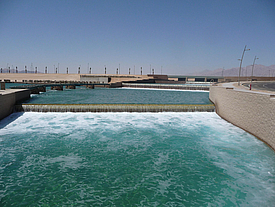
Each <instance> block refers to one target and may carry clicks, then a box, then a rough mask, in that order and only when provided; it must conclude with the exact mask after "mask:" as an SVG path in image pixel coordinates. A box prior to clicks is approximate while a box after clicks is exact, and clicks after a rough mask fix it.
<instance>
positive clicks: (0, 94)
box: [0, 89, 30, 120]
mask: <svg viewBox="0 0 275 207" xmlns="http://www.w3.org/2000/svg"><path fill="white" fill-rule="evenodd" d="M29 97H30V91H29V90H26V89H7V90H0V120H1V119H3V118H5V117H6V116H8V115H10V114H11V113H12V112H13V109H14V105H15V103H16V102H18V101H21V100H24V99H28V98H29Z"/></svg>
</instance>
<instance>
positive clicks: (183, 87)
mask: <svg viewBox="0 0 275 207" xmlns="http://www.w3.org/2000/svg"><path fill="white" fill-rule="evenodd" d="M122 86H123V87H126V88H157V89H176V90H200V91H209V85H206V84H205V85H202V84H200V85H195V84H157V83H154V84H150V83H146V84H141V83H122Z"/></svg>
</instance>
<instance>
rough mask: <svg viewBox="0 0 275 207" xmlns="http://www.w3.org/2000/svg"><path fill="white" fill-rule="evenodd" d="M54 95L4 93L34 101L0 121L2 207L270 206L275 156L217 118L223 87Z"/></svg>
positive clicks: (78, 90) (48, 91)
mask: <svg viewBox="0 0 275 207" xmlns="http://www.w3.org/2000/svg"><path fill="white" fill-rule="evenodd" d="M50 84H52V83H50ZM150 84H151V83H150ZM154 84H156V83H154ZM6 86H8V84H6ZM51 87H52V86H48V87H46V92H39V93H38V94H30V90H28V89H6V90H1V91H0V92H1V93H2V94H3V93H5V92H6V91H11V92H12V93H14V90H22V91H26V93H28V94H25V97H27V99H25V100H23V99H21V100H18V101H17V102H16V104H14V103H12V104H11V105H12V106H13V107H14V106H15V108H16V110H18V111H19V112H16V113H12V114H10V115H9V116H8V117H7V118H4V119H2V120H1V121H0V146H1V153H0V175H1V181H2V183H1V185H0V186H1V191H0V205H1V204H2V205H3V206H20V205H26V206H31V205H35V206H42V205H48V206H56V205H57V204H58V205H60V206H79V205H84V204H85V205H88V206H140V205H142V206H211V205H214V206H252V207H254V206H255V207H258V206H272V205H273V204H274V202H275V200H274V194H275V184H274V183H275V176H274V175H275V168H274V166H275V153H274V151H273V150H272V149H271V148H270V147H268V146H267V145H266V144H265V143H263V142H262V141H260V140H258V139H256V137H254V136H252V135H251V134H250V133H247V132H245V131H244V130H242V129H240V128H239V127H236V126H234V125H233V124H231V123H229V122H227V121H225V120H223V119H222V118H221V117H220V116H218V115H217V113H215V112H212V111H214V110H215V108H214V104H213V103H212V102H214V103H215V104H216V107H218V110H217V109H216V110H217V111H218V112H219V113H220V114H222V113H221V111H222V110H224V109H223V108H221V105H220V103H221V102H220V100H218V98H217V96H216V95H218V94H217V93H216V95H215V93H213V92H214V91H212V87H213V88H215V87H217V88H218V87H219V86H210V92H209V91H207V90H175V89H174V90H167V89H146V88H139V89H134V88H127V87H119V88H117V87H116V88H105V87H100V86H98V87H97V86H95V87H94V88H93V89H90V88H87V87H86V86H76V87H75V89H69V88H67V89H66V86H62V88H63V90H58V89H54V90H51ZM228 88H229V87H228ZM226 90H228V91H233V90H232V89H226ZM216 92H217V91H216ZM22 93H23V92H22ZM210 93H211V95H210V97H211V100H212V102H211V101H210V100H209V94H210ZM212 93H213V94H212ZM220 93H223V91H220ZM28 97H30V98H28ZM230 97H231V98H232V96H230ZM0 98H1V96H0ZM223 98H225V97H223ZM239 98H240V99H241V97H240V96H239ZM14 100H15V99H14ZM224 104H226V103H225V102H222V105H224ZM198 106H199V107H202V108H204V109H203V110H204V111H203V112H201V111H200V110H199V108H198ZM158 107H159V108H158ZM208 107H209V108H210V111H211V112H209V111H208V110H209V109H207V108H208ZM227 107H228V106H227ZM126 109H127V110H126ZM0 110H1V108H0ZM150 110H152V111H150ZM181 110H183V111H184V110H185V111H187V112H182V111H181ZM120 111H121V112H122V113H117V112H120ZM126 111H127V112H126ZM42 112H47V113H42ZM61 112H66V113H61ZM75 112H77V113H75ZM94 112H95V113H94ZM97 112H100V113H97ZM128 112H131V113H128ZM136 112H142V113H136ZM143 112H146V113H143ZM157 112H161V113H157ZM189 112H190V113H189Z"/></svg>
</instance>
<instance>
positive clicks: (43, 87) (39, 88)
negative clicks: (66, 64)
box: [38, 86, 46, 92]
mask: <svg viewBox="0 0 275 207" xmlns="http://www.w3.org/2000/svg"><path fill="white" fill-rule="evenodd" d="M38 90H39V92H46V86H40V87H38Z"/></svg>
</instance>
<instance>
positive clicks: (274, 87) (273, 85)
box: [243, 81, 275, 91]
mask: <svg viewBox="0 0 275 207" xmlns="http://www.w3.org/2000/svg"><path fill="white" fill-rule="evenodd" d="M249 84H250V83H245V84H243V85H244V86H247V87H249ZM252 89H256V90H266V91H275V82H270V81H268V82H255V83H254V82H252Z"/></svg>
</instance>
